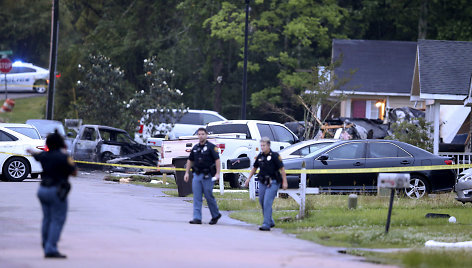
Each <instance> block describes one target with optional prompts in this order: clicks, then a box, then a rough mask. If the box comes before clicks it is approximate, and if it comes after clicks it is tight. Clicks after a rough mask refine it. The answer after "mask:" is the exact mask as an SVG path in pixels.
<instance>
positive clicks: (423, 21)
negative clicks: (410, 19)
mask: <svg viewBox="0 0 472 268" xmlns="http://www.w3.org/2000/svg"><path fill="white" fill-rule="evenodd" d="M427 30H428V0H421V3H420V17H419V18H418V39H426V32H427Z"/></svg>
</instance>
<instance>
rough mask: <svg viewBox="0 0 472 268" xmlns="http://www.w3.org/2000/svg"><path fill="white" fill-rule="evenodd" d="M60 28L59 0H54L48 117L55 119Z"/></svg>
mask: <svg viewBox="0 0 472 268" xmlns="http://www.w3.org/2000/svg"><path fill="white" fill-rule="evenodd" d="M58 28H59V0H53V4H52V18H51V53H50V55H49V88H48V101H47V110H46V119H49V120H51V119H53V113H54V88H55V84H56V60H57V39H58V38H57V36H58Z"/></svg>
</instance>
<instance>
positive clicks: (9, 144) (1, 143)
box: [0, 130, 22, 173]
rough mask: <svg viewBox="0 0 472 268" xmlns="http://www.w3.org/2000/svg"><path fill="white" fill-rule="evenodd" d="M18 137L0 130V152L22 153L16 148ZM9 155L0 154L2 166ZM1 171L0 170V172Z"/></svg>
mask: <svg viewBox="0 0 472 268" xmlns="http://www.w3.org/2000/svg"><path fill="white" fill-rule="evenodd" d="M17 140H18V139H17V138H16V137H14V136H12V135H10V134H9V133H6V132H5V131H2V130H0V152H6V153H22V152H20V151H19V149H18V145H17V144H15V143H17V142H16V141H17ZM10 156H11V155H9V154H0V163H1V166H0V168H2V166H3V163H5V161H6V160H7V158H9V157H10ZM0 173H1V172H0Z"/></svg>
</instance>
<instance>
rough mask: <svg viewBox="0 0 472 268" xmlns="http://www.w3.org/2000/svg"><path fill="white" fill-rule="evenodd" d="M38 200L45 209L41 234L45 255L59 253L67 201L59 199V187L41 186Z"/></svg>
mask: <svg viewBox="0 0 472 268" xmlns="http://www.w3.org/2000/svg"><path fill="white" fill-rule="evenodd" d="M38 198H39V201H40V202H41V207H42V209H43V225H42V229H41V234H42V243H43V248H44V253H45V254H53V253H57V252H58V250H57V241H59V238H60V236H61V231H62V227H63V226H64V222H65V221H66V214H67V199H66V200H65V201H61V200H60V199H59V197H58V196H57V186H51V187H45V186H40V187H39V190H38Z"/></svg>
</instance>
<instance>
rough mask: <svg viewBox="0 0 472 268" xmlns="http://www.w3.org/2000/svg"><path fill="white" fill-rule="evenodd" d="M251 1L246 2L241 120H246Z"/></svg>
mask: <svg viewBox="0 0 472 268" xmlns="http://www.w3.org/2000/svg"><path fill="white" fill-rule="evenodd" d="M249 1H250V0H246V26H245V29H244V67H243V92H242V93H243V94H242V104H241V119H242V120H246V98H247V97H246V93H247V36H248V24H249Z"/></svg>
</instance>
